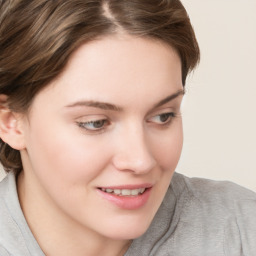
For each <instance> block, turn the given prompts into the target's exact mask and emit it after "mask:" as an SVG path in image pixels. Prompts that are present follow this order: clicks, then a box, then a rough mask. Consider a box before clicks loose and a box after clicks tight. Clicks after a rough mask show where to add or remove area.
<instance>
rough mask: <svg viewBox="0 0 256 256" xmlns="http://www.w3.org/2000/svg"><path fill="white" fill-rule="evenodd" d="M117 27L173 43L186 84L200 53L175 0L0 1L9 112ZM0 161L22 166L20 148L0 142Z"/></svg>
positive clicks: (1, 89)
mask: <svg viewBox="0 0 256 256" xmlns="http://www.w3.org/2000/svg"><path fill="white" fill-rule="evenodd" d="M120 31H122V32H125V33H126V34H129V35H134V36H137V37H146V38H152V39H156V40H160V41H162V42H165V43H166V44H168V45H170V46H171V47H173V48H174V49H175V50H176V51H177V53H178V54H179V56H180V59H181V64H182V67H181V68H182V83H183V85H184V86H185V81H186V77H187V74H188V73H189V72H190V71H191V70H193V69H194V67H195V66H196V65H197V63H198V61H199V56H200V53H199V47H198V44H197V40H196V37H195V34H194V31H193V28H192V26H191V23H190V19H189V17H188V15H187V12H186V10H185V8H184V7H183V5H182V3H181V2H180V1H179V0H0V94H5V95H7V96H8V102H7V103H8V106H9V108H10V109H11V110H12V111H14V112H26V111H27V110H28V109H29V107H30V105H31V102H32V101H33V98H34V96H35V95H36V94H37V93H38V92H39V91H40V90H42V88H44V87H45V86H47V84H49V82H51V81H52V80H53V79H55V78H56V77H57V76H58V75H59V74H60V73H61V72H62V71H63V69H64V67H65V66H66V64H67V61H68V60H69V58H70V56H71V55H72V53H73V52H74V51H75V50H76V49H77V48H78V47H79V46H80V45H82V44H84V43H86V42H89V41H92V40H96V39H100V38H103V37H104V36H107V35H111V34H116V33H119V32H120ZM0 161H1V163H2V165H3V166H4V168H5V170H6V171H9V170H14V171H16V172H20V171H21V170H22V162H21V158H20V152H19V151H18V150H15V149H13V148H11V147H10V146H9V145H8V144H6V143H4V142H3V141H2V140H0Z"/></svg>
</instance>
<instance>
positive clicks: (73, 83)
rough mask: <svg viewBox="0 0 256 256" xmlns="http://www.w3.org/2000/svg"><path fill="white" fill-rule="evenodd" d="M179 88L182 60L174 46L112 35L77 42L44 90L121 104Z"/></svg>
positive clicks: (67, 98)
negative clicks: (59, 71)
mask: <svg viewBox="0 0 256 256" xmlns="http://www.w3.org/2000/svg"><path fill="white" fill-rule="evenodd" d="M180 88H182V79H181V61H180V58H179V56H178V54H177V53H176V51H175V50H174V49H173V48H171V47H170V46H168V45H166V44H164V43H162V42H159V41H154V40H151V39H146V38H137V37H133V36H111V37H106V38H103V39H100V40H97V41H92V42H90V43H86V44H84V45H82V46H80V47H79V48H78V49H77V50H76V52H75V53H74V54H73V55H72V56H71V58H70V60H69V62H68V64H67V66H66V68H65V70H64V71H63V73H62V74H61V75H60V76H59V77H58V78H57V79H56V80H55V81H53V82H52V83H51V85H50V86H48V87H46V91H48V92H49V91H51V93H52V95H51V96H47V97H53V99H52V100H54V101H56V102H57V101H58V100H60V99H62V100H65V101H67V103H68V101H74V100H83V98H86V99H88V100H100V101H106V102H112V101H114V102H115V103H116V104H118V105H123V104H125V103H126V101H127V100H129V102H130V101H132V100H135V99H136V100H145V99H147V98H149V99H151V98H152V100H154V97H157V98H164V97H165V96H166V94H171V93H173V92H176V91H177V90H178V89H180ZM54 97H55V98H56V99H54ZM48 99H49V98H48ZM152 104H153V103H152Z"/></svg>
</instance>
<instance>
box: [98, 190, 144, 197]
mask: <svg viewBox="0 0 256 256" xmlns="http://www.w3.org/2000/svg"><path fill="white" fill-rule="evenodd" d="M100 190H102V191H103V192H105V193H109V194H114V195H117V196H138V195H140V194H143V193H144V192H145V190H146V188H138V189H110V188H107V189H105V188H100Z"/></svg>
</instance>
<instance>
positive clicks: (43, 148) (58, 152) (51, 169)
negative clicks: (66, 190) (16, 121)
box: [28, 125, 108, 184]
mask: <svg viewBox="0 0 256 256" xmlns="http://www.w3.org/2000/svg"><path fill="white" fill-rule="evenodd" d="M64 127H65V126H64ZM69 128H70V127H68V128H67V129H66V128H63V126H58V125H55V126H51V128H50V129H49V128H48V129H47V128H46V129H42V126H40V125H37V126H35V127H34V128H33V133H31V134H30V135H29V141H28V153H29V156H30V161H31V164H32V167H33V170H34V171H35V172H36V173H37V174H38V175H40V176H41V178H43V179H46V176H47V177H48V178H47V179H49V180H50V181H51V183H52V180H55V181H56V182H58V183H60V181H59V179H60V178H61V179H60V180H61V182H62V183H66V184H68V183H79V182H80V181H82V180H83V181H90V180H92V179H93V178H94V177H95V176H97V175H98V173H99V172H100V171H101V170H102V169H103V168H104V166H105V165H106V164H107V162H108V155H107V150H104V145H102V143H93V142H92V139H90V138H87V137H86V136H85V135H83V134H82V133H79V132H77V131H75V132H74V131H73V130H72V129H69ZM99 152H101V154H100V158H99ZM99 160H100V161H99ZM46 173H47V175H45V174H46Z"/></svg>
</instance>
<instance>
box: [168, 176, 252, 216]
mask: <svg viewBox="0 0 256 256" xmlns="http://www.w3.org/2000/svg"><path fill="white" fill-rule="evenodd" d="M172 188H173V190H174V193H176V194H177V195H178V196H181V195H183V196H184V194H185V196H186V197H188V198H189V201H190V206H192V205H197V207H198V206H200V207H201V209H202V210H203V208H205V210H206V211H207V209H208V210H209V211H211V210H212V211H217V212H215V213H221V212H225V213H226V214H230V215H236V216H237V217H239V216H240V215H252V216H253V217H254V216H256V214H255V211H256V193H255V192H253V191H251V190H249V189H246V188H244V187H241V186H239V185H237V184H235V183H232V182H229V181H213V180H208V179H202V178H188V177H186V176H184V175H182V174H178V173H175V175H174V177H173V180H172ZM208 213H209V212H208ZM254 218H256V217H254Z"/></svg>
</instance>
